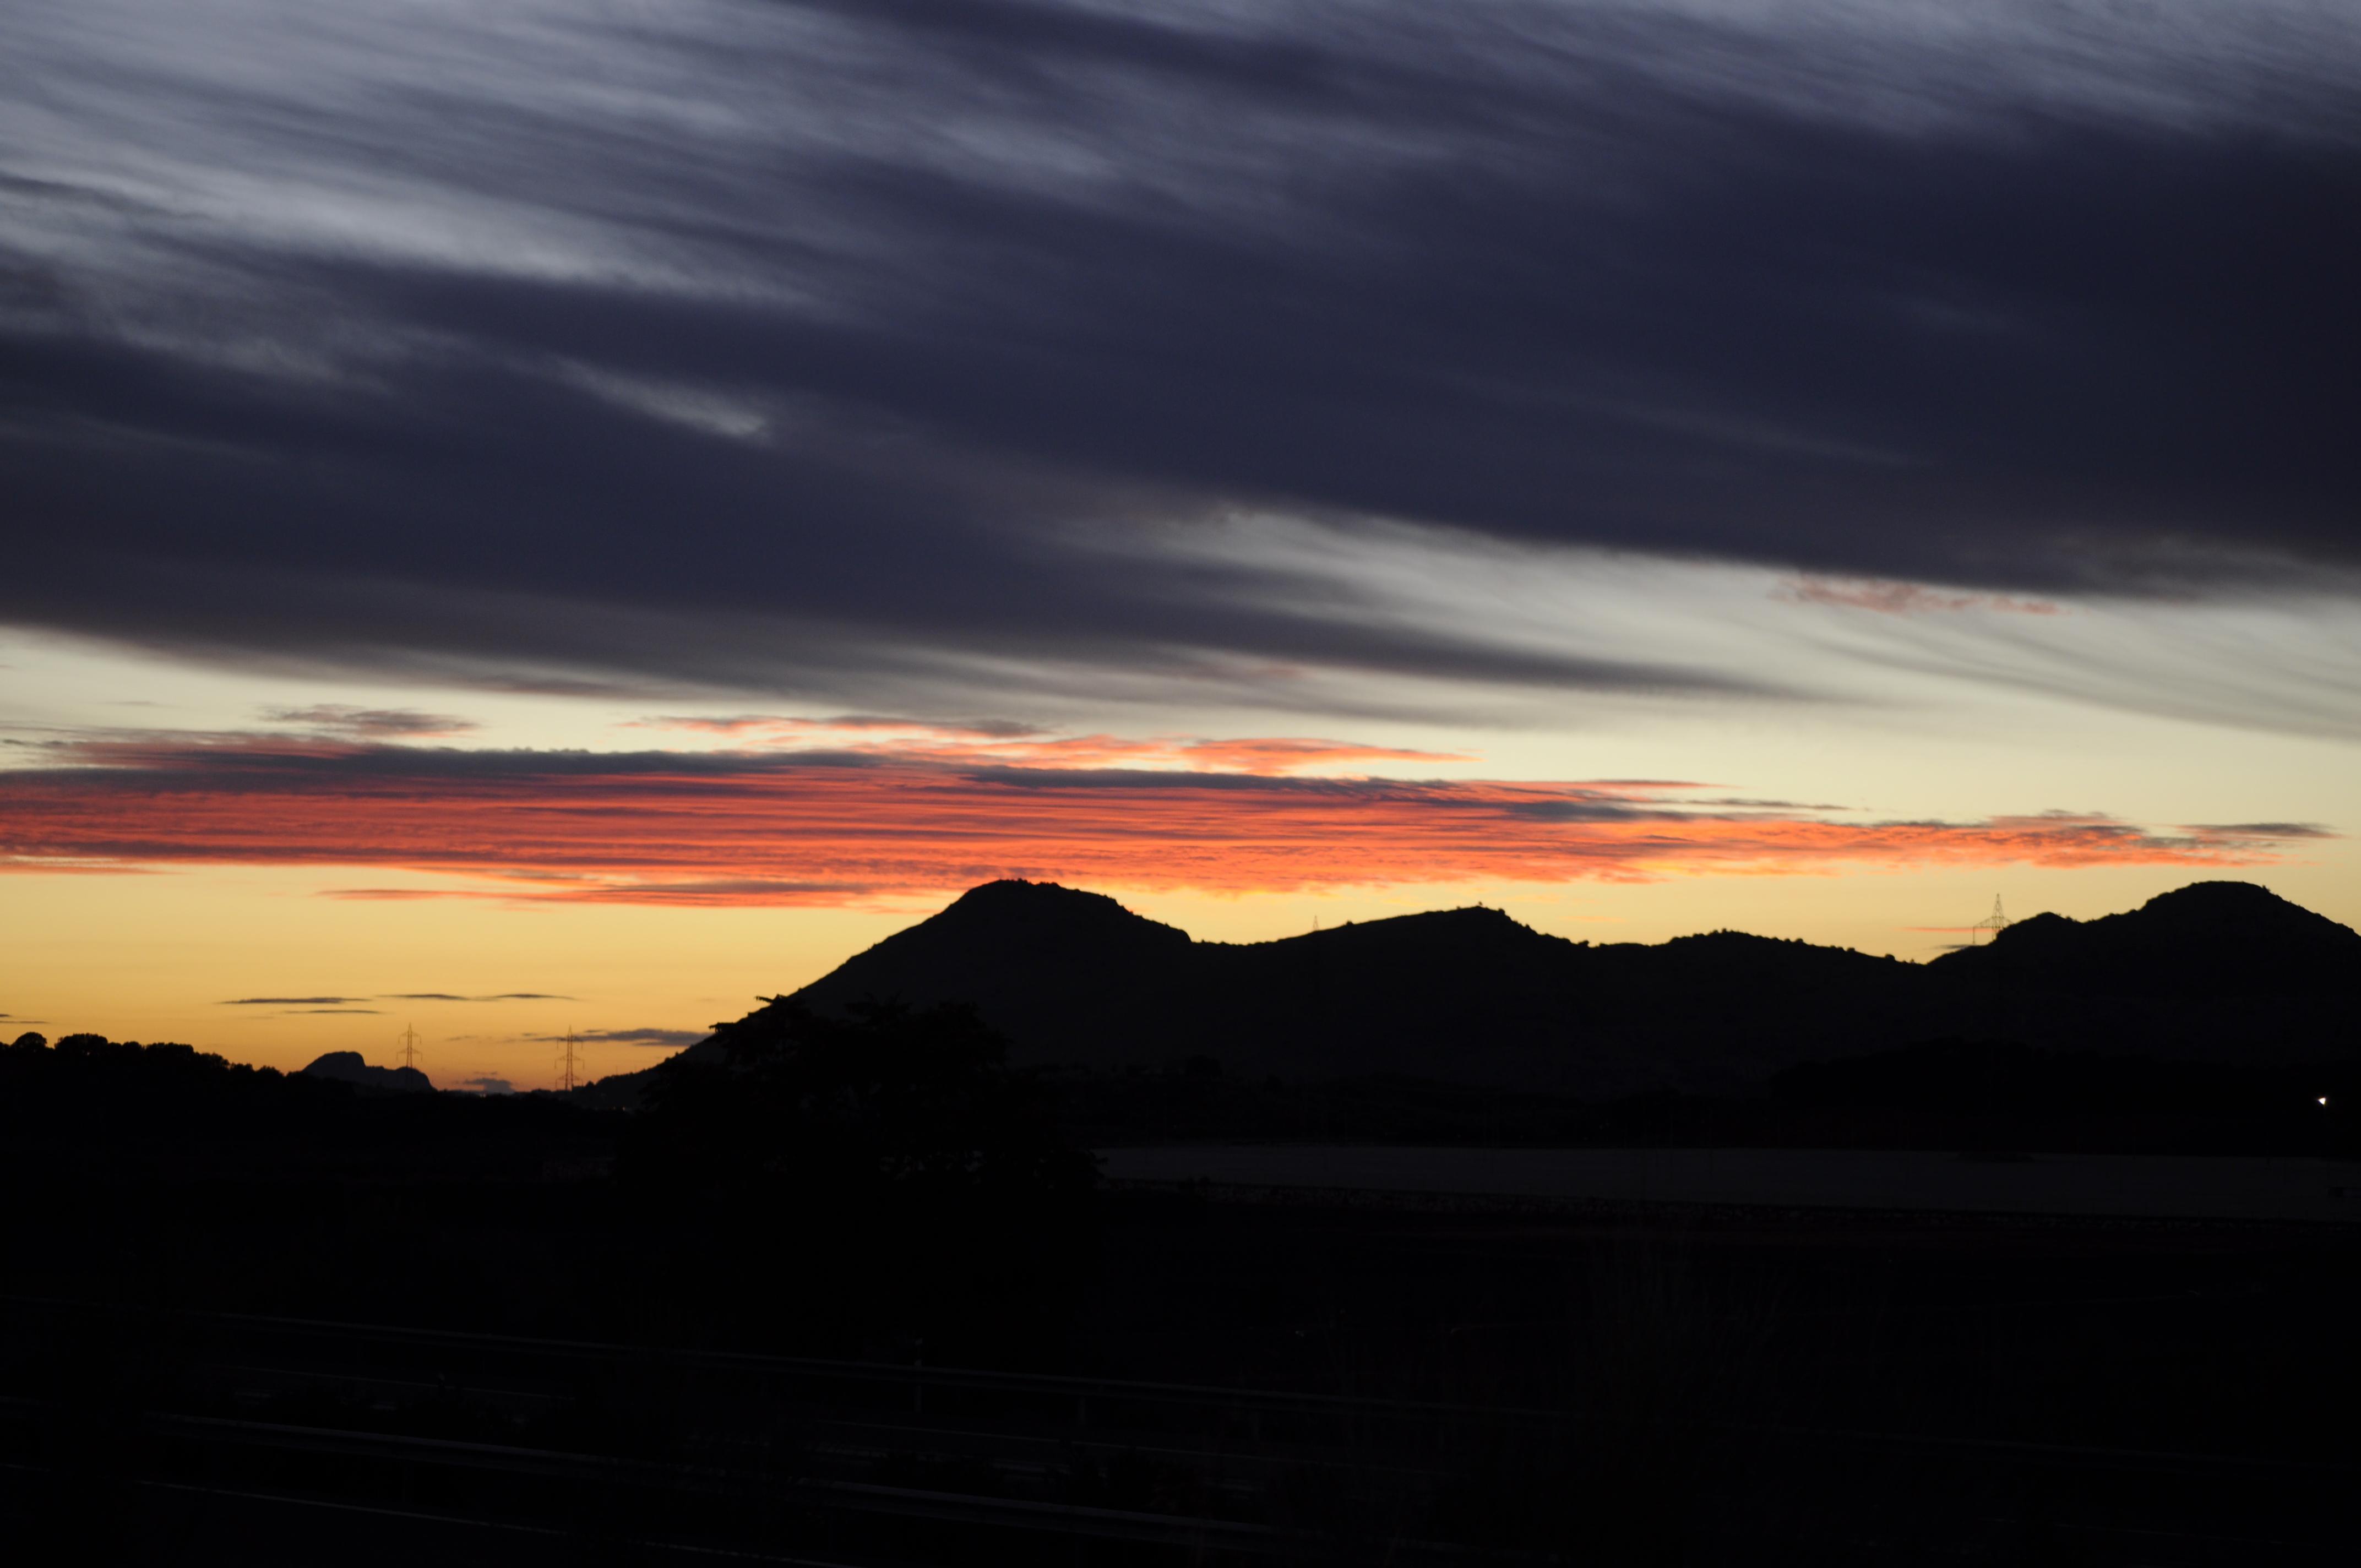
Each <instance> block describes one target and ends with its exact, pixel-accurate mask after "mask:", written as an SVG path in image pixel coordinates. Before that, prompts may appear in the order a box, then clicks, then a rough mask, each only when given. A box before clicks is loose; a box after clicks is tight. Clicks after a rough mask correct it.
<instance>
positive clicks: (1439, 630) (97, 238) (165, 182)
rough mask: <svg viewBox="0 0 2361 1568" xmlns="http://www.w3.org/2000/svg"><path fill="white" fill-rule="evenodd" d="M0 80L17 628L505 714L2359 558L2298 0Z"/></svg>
mask: <svg viewBox="0 0 2361 1568" xmlns="http://www.w3.org/2000/svg"><path fill="white" fill-rule="evenodd" d="M0 61H5V63H0V72H5V77H0V80H5V92H0V471H5V473H6V474H7V476H8V483H9V487H10V495H11V516H10V520H9V523H8V527H9V529H10V532H11V541H10V543H11V546H12V549H11V559H10V563H9V566H10V569H9V570H8V572H7V573H6V574H5V576H0V619H5V620H12V621H16V622H19V623H22V624H27V625H35V626H42V627H49V628H59V629H66V630H78V631H83V632H89V633H94V634H98V635H102V636H105V637H110V638H115V639H118V640H122V641H131V642H137V643H141V644H144V645H148V646H153V647H162V648H167V649H170V650H172V651H175V652H181V653H190V652H195V653H202V654H204V655H207V656H211V657H216V658H222V659H231V660H244V661H266V662H270V661H275V662H278V663H282V664H286V665H291V666H297V667H306V666H308V667H318V666H321V665H334V666H338V667H345V668H352V667H368V668H372V669H377V670H393V671H403V672H409V673H413V674H423V675H432V676H436V677H448V678H464V679H472V680H479V681H505V682H509V683H512V684H521V685H528V686H533V687H534V688H535V689H546V690H551V691H566V690H613V689H640V690H661V689H673V688H676V687H682V686H693V687H700V688H714V687H729V688H736V689H746V690H762V691H773V692H793V693H796V694H801V695H804V696H824V697H826V698H829V699H830V700H843V701H848V702H856V703H857V702H861V701H864V700H870V699H873V698H876V697H878V696H880V695H881V694H882V695H884V696H903V697H906V696H907V695H908V694H909V693H911V692H913V691H925V690H928V689H946V688H949V687H950V686H953V685H960V684H961V683H962V682H964V683H966V686H967V687H968V688H972V686H973V685H975V684H976V683H975V681H974V679H973V673H974V672H975V670H976V669H977V668H978V667H979V666H982V667H983V668H984V669H985V670H986V671H987V672H998V673H1000V674H1003V675H1005V676H1006V677H1007V678H1008V679H1010V680H1012V681H1016V682H1018V683H1020V684H1021V683H1022V682H1025V681H1031V682H1035V683H1038V684H1040V685H1043V686H1044V687H1045V688H1046V687H1049V686H1053V685H1063V686H1068V687H1071V688H1074V689H1079V690H1086V691H1100V692H1120V691H1124V690H1127V689H1130V685H1128V684H1129V683H1137V682H1142V681H1147V682H1151V683H1153V682H1156V681H1167V682H1179V683H1181V684H1186V683H1188V682H1191V681H1198V682H1228V683H1232V684H1235V685H1244V686H1252V685H1256V684H1257V683H1264V684H1274V683H1275V684H1280V685H1283V684H1284V682H1285V679H1286V678H1288V673H1290V672H1300V671H1301V670H1304V669H1307V668H1309V669H1327V670H1340V671H1347V672H1355V673H1358V674H1365V675H1367V676H1370V677H1372V678H1373V679H1376V680H1378V681H1380V682H1383V681H1387V680H1398V679H1409V678H1413V677H1414V678H1416V679H1419V680H1424V681H1444V682H1455V683H1459V684H1462V685H1472V686H1486V685H1492V686H1539V687H1543V688H1548V689H1561V688H1565V689H1586V690H1594V691H1606V692H1630V691H1640V692H1648V693H1661V694H1679V693H1689V694H1698V695H1705V696H1738V697H1741V698H1742V697H1745V696H1750V695H1763V694H1766V693H1777V692H1779V691H1781V690H1782V689H1784V683H1783V681H1782V679H1781V678H1780V673H1779V672H1778V671H1776V670H1768V671H1765V670H1753V671H1739V672H1717V671H1715V670H1712V669H1705V668H1698V667H1695V666H1693V665H1691V664H1688V663H1684V662H1683V661H1681V660H1679V659H1677V658H1667V657H1664V656H1662V655H1661V652H1660V651H1658V650H1654V649H1651V648H1648V647H1645V646H1627V647H1621V648H1616V647H1606V648H1598V649H1590V650H1574V649H1569V648H1557V649H1554V650H1540V649H1536V648H1534V647H1533V646H1532V645H1530V644H1528V643H1522V642H1516V641H1507V640H1503V639H1502V638H1500V637H1499V636H1497V635H1495V634H1494V633H1493V630H1492V629H1490V628H1489V627H1488V625H1487V624H1486V623H1485V622H1484V621H1483V620H1482V619H1481V618H1480V617H1470V618H1466V619H1464V620H1460V621H1458V622H1456V623H1454V624H1433V623H1413V622H1411V621H1407V620H1399V619H1394V620H1389V619H1387V618H1385V617H1384V616H1382V615H1378V614H1374V613H1372V610H1373V609H1374V608H1378V607H1373V606H1372V605H1371V604H1370V603H1369V602H1368V601H1367V599H1366V598H1365V597H1363V596H1361V595H1359V594H1358V593H1357V592H1356V588H1355V585H1354V584H1353V583H1352V581H1351V580H1350V579H1349V578H1348V577H1345V576H1335V575H1328V576H1323V575H1321V574H1319V573H1316V572H1307V571H1301V570H1294V569H1290V568H1289V567H1287V566H1286V565H1282V564H1280V563H1278V562H1275V561H1271V560H1260V561H1257V560H1255V559H1252V558H1249V557H1246V556H1238V557H1235V558H1233V559H1229V560H1226V561H1217V560H1213V559H1210V558H1208V557H1207V556H1206V555H1204V554H1202V552H1195V551H1192V550H1191V549H1189V548H1187V547H1185V544H1186V541H1187V540H1189V539H1190V538H1191V537H1194V536H1195V535H1196V534H1198V533H1200V532H1203V531H1205V530H1207V529H1211V528H1215V527H1218V526H1219V525H1220V524H1221V523H1222V521H1224V519H1227V518H1230V517H1233V516H1235V515H1237V514H1238V513H1240V512H1241V511H1244V512H1251V513H1268V514H1272V515H1279V516H1285V517H1290V518H1294V519H1298V520H1301V521H1302V522H1303V524H1304V525H1305V526H1307V527H1316V528H1319V529H1323V530H1327V531H1330V532H1333V533H1334V535H1335V536H1336V537H1337V538H1338V539H1339V540H1340V541H1342V542H1343V547H1344V548H1345V549H1347V550H1350V549H1351V548H1353V547H1355V546H1356V545H1357V544H1358V543H1362V542H1365V541H1366V540H1367V539H1368V538H1369V537H1371V532H1372V531H1373V530H1377V529H1379V528H1381V527H1384V526H1390V525H1393V524H1405V523H1406V524H1415V525H1417V526H1419V527H1422V528H1425V529H1429V530H1433V531H1436V532H1437V536H1438V537H1456V538H1459V539H1462V540H1466V541H1470V542H1473V541H1478V540H1490V541H1496V542H1497V541H1510V542H1515V543H1521V544H1524V545H1530V546H1533V547H1536V548H1545V549H1556V548H1561V547H1582V548H1586V549H1605V550H1610V551H1632V552H1641V553H1646V554H1654V555H1659V556H1664V557H1667V558H1675V559H1681V560H1694V559H1708V560H1720V561H1738V562H1745V563H1752V564H1754V565H1760V566H1764V567H1768V568H1771V569H1773V570H1775V571H1781V572H1793V573H1796V574H1800V576H1797V577H1796V579H1795V580H1796V581H1797V582H1798V583H1801V584H1804V585H1806V587H1804V588H1803V589H1802V590H1801V592H1802V593H1803V594H1804V596H1805V597H1806V598H1808V599H1810V600H1813V601H1814V602H1829V601H1833V602H1835V603H1837V604H1840V605H1853V606H1861V607H1867V608H1870V609H1891V610H1894V611H1897V612H1909V611H1914V610H1926V609H1939V608H1943V607H1953V606H1970V605H1972V606H1976V607H1980V608H1982V609H1988V610H1997V611H2009V610H2023V609H2028V608H2032V607H2037V606H2040V605H2044V604H2047V603H2049V602H2051V600H2052V597H2053V596H2059V595H2081V596H2093V595H2097V596H2108V595H2113V596H2141V595H2154V594H2159V593H2162V594H2187V595H2191V596H2195V597H2205V596H2211V595H2217V594H2221V593H2224V592H2247V591H2256V590H2257V589H2261V590H2268V591H2276V590H2277V589H2279V588H2280V587H2285V586H2287V585H2290V584H2299V583H2300V584H2302V585H2305V586H2306V587H2309V588H2312V589H2314V590H2317V589H2319V588H2320V587H2321V586H2322V585H2323V584H2326V585H2329V586H2330V587H2332V588H2334V590H2335V591H2337V592H2340V593H2343V592H2345V591H2346V590H2348V589H2349V588H2350V586H2351V584H2352V582H2353V581H2354V576H2355V573H2356V569H2357V568H2361V533H2356V523H2355V517H2356V512H2355V510H2354V508H2353V506H2352V498H2353V496H2354V495H2355V494H2356V490H2361V456H2356V452H2361V446H2356V443H2354V442H2353V441H2352V440H2351V431H2352V430H2353V429H2354V428H2355V427H2356V425H2361V417H2356V414H2361V408H2356V392H2355V389H2354V383H2353V380H2352V378H2351V376H2350V374H2349V370H2350V367H2351V365H2352V364H2353V363H2355V362H2356V359H2361V303H2356V294H2355V293H2354V291H2353V290H2352V289H2351V287H2350V280H2351V279H2352V278H2353V277H2354V276H2355V275H2356V273H2361V217H2356V214H2361V112H2357V111H2356V107H2355V98H2354V95H2353V93H2352V92H2351V83H2352V82H2353V81H2354V80H2355V78H2356V75H2361V16H2356V14H2355V13H2354V12H2353V11H2352V10H2351V9H2350V8H2349V7H2337V6H2326V5H2303V4H2298V3H2292V0H2290V3H2285V4H2279V3H2269V0H2239V3H2235V4H2231V3H2204V4H2190V5H2180V6H2176V7H2172V8H2170V9H2169V11H2168V12H2166V13H2162V14H2156V13H2150V12H2147V11H2145V10H2140V9H2137V8H2120V7H2113V6H2108V5H2099V4H2078V3H2073V0H2009V3H2003V4H1994V5H1979V6H1973V7H1964V8H1962V7H1956V6H1938V5H1918V4H1899V3H1897V4H1886V5H1868V4H1860V5H1847V4H1826V5H1794V6H1752V5H1722V4H1705V3H1699V4H1688V5H1623V4H1613V3H1605V0H1598V3H1582V0H1565V3H1556V0H1504V3H1502V4H1499V5H1482V6H1444V7H1438V6H1434V5H1411V4H1408V3H1407V0H1340V3H1333V4H1311V3H1301V4H1286V3H1282V4H1274V5H1265V6H1257V7H1248V8H1243V9H1241V8H1235V7H1227V6H1213V5H1194V6H1191V5H1149V4H1143V5H1108V4H1093V3H1088V0H893V3H885V0H862V3H860V4H848V3H840V0H779V3H776V4H769V5H745V4H738V3H733V0H664V3H658V4H651V5H634V6H631V7H629V8H621V9H619V8H609V7H601V6H586V5H578V4H574V3H571V0H503V3H496V4H487V5H469V6H457V5H430V6H419V5H409V4H399V5H397V4H394V3H392V0H349V3H347V4H343V5H338V6H336V7H335V8H333V10H323V9H322V8H320V7H318V6H316V5H298V4H296V3H295V0H188V3H186V4H181V5H170V6H158V5H148V4H144V3H141V0H82V3H81V4H78V5H72V6H48V7H41V6H28V7H16V8H14V9H12V10H11V11H10V12H9V14H8V15H7V16H5V18H0ZM1168 546H1170V547H1168ZM1864 583H1866V584H1873V585H1885V586H1883V587H1871V588H1863V587H1860V586H1859V585H1861V584H1864ZM1831 585H1834V586H1831ZM1847 585H1851V586H1847ZM2339 585H2341V587H2340V586H2339ZM2052 662H2053V663H2055V661H2052ZM1270 672H1279V674H1277V675H1273V674H1270ZM987 684H988V683H987ZM2135 684H2136V683H2135ZM2134 699H2135V700H2144V699H2142V698H2141V697H2140V695H2139V694H2138V693H2135V694H2134ZM904 706H914V705H912V704H910V703H908V702H905V703H904ZM915 706H931V705H926V704H917V705H915ZM318 722H320V723H322V724H325V725H328V726H330V727H332V728H333V727H339V726H340V727H342V728H343V729H346V730H347V731H352V732H355V733H360V732H364V731H367V730H368V729H370V727H371V726H376V727H377V728H378V729H379V730H380V731H382V730H384V729H385V728H386V727H387V726H388V725H389V724H399V723H401V722H402V720H401V719H399V718H387V717H385V716H383V715H376V714H371V713H368V712H355V713H352V714H346V715H341V716H339V715H321V716H319V718H318ZM378 738H384V735H383V734H382V733H380V734H379V736H378Z"/></svg>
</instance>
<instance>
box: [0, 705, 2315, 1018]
mask: <svg viewBox="0 0 2361 1568" xmlns="http://www.w3.org/2000/svg"><path fill="white" fill-rule="evenodd" d="M1014 744H1015V745H1017V746H1023V747H1027V748H1029V749H1031V750H1032V751H1034V753H1035V755H1033V756H1028V757H1023V758H1021V759H1019V760H1014V761H1011V760H995V759H993V758H991V757H988V756H983V757H979V756H976V755H974V754H972V753H968V754H956V753H954V754H946V753H942V752H936V751H928V750H927V749H925V748H924V747H919V746H911V747H906V748H896V747H894V746H890V745H876V746H872V747H870V748H867V749H864V750H858V751H855V750H844V749H830V750H818V749H812V750H790V751H761V752H756V751H695V752H684V751H640V752H613V753H592V752H574V753H562V752H560V753H554V752H536V751H483V750H478V751H456V750H436V749H426V748H419V747H404V746H392V745H371V744H357V743H346V742H334V741H324V740H314V741H306V742H296V741H290V740H286V739H284V738H279V737H269V738H247V739H228V738H225V739H219V740H213V741H210V742H206V743H198V744H191V743H188V742H187V741H186V740H179V741H172V740H159V739H154V738H148V739H142V740H114V741H102V740H86V741H84V742H82V744H81V745H80V746H79V747H78V748H76V749H74V750H73V751H71V760H72V762H73V763H74V765H70V766H57V767H47V768H38V769H19V770H16V771H11V772H0V869H13V870H17V871H39V870H75V869H82V868H93V867H94V868H102V869H123V868H133V867H146V868H158V867H170V866H174V865H187V864H201V863H212V864H262V865H294V864H308V865H348V866H356V867H372V868H379V869H386V870H400V871H402V872H432V873H442V874H445V875H448V876H453V877H456V878H462V879H468V880H466V881H464V882H455V883H453V884H452V885H450V886H448V887H447V888H441V889H436V888H423V889H422V888H417V887H408V888H397V889H373V888H353V889H349V890H345V891H346V894H347V895H348V896H355V897H373V896H409V897H415V896H433V895H438V894H439V895H442V896H457V897H490V898H500V899H525V900H580V901H593V902H597V901H609V902H627V903H640V904H675V905H792V904H819V905H827V904H845V903H857V902H862V901H864V900H870V899H874V898H877V897H880V896H884V895H890V894H909V893H920V892H927V893H931V892H939V891H941V890H944V889H950V888H957V887H961V886H965V885H969V884H972V883H978V882H983V881H987V880H990V879H993V878H995V877H1001V876H1009V875H1023V876H1034V877H1058V878H1067V879H1076V880H1081V881H1084V882H1088V883H1093V884H1097V885H1110V886H1130V887H1142V888H1186V889H1195V890H1200V891H1209V892H1246V891H1254V890H1277V889H1298V890H1300V889H1307V888H1321V887H1333V886H1342V885H1365V886H1366V885H1373V884H1378V885H1382V884H1415V883H1463V882H1476V881H1485V882H1529V883H1560V882H1566V881H1571V880H1576V879H1585V878H1590V879H1608V880H1625V881H1630V880H1643V879H1650V878H1655V877H1660V876H1664V875H1672V874H1678V873H1682V872H1706V871H1711V872H1797V871H1810V870H1814V869H1820V868H1833V867H1836V866H1839V865H1853V866H1871V867H1874V866H1889V867H1905V866H1929V865H1948V864H2000V863H2026V864H2035V865H2045V866H2080V865H2106V864H2113V865H2138V864H2157V865H2185V866H2223V865H2239V864H2252V863H2256V862H2258V861H2269V860H2271V859H2273V858H2275V856H2276V855H2277V853H2278V851H2279V846H2280V845H2282V844H2284V843H2289V842H2293V841H2301V840H2305V839H2317V838H2319V837H2322V836H2323V833H2324V830H2323V829H2321V828H2316V827H2313V826H2312V825H2307V824H2302V823H2247V824H2241V825H2227V826H2224V825H2215V826H2197V827H2190V828H2179V829H2174V830H2170V831H2157V830H2152V829H2148V828H2142V827H2139V826H2137V825H2135V824H2132V823H2127V822H2124V821H2120V820H2117V819H2115V818H2113V817H2107V816H2104V815H2102V814H2097V813H2089V812H2066V811H2058V812H2049V813H2044V814H2040V815H2036V816H2030V817H2025V816H2019V817H1993V818H1990V819H1986V820H1981V821H1968V822H1954V821H1896V820H1864V819H1859V817H1857V816H1856V815H1854V814H1843V813H1831V812H1828V811H1826V810H1814V809H1809V808H1801V807H1795V806H1787V805H1785V804H1784V803H1779V802H1766V803H1748V802H1743V801H1737V800H1732V799H1730V798H1729V797H1722V796H1707V795H1702V793H1701V792H1702V791H1703V790H1704V789H1705V788H1706V786H1702V785H1695V784H1681V783H1677V782H1675V783H1662V782H1640V783H1634V782H1628V781H1626V782H1614V781H1606V782H1587V783H1572V782H1532V781H1527V782H1507V781H1499V780H1442V779H1410V778H1388V777H1371V776H1356V777H1339V776H1306V775H1303V774H1301V773H1287V772H1282V771H1278V767H1277V765H1276V763H1274V762H1273V759H1274V757H1275V758H1276V760H1277V763H1286V762H1294V761H1297V760H1299V759H1300V757H1301V754H1302V752H1301V749H1302V743H1301V742H1289V743H1285V744H1284V745H1280V746H1275V747H1274V748H1273V749H1272V750H1271V751H1256V750H1255V749H1254V748H1252V747H1251V746H1247V747H1245V748H1243V749H1242V748H1241V747H1240V746H1239V745H1237V744H1236V743H1232V744H1231V745H1228V746H1224V747H1218V748H1209V749H1208V751H1206V753H1205V756H1206V758H1207V759H1208V760H1209V761H1212V762H1216V763H1229V762H1235V760H1236V759H1237V758H1238V757H1240V756H1241V755H1243V756H1245V757H1246V758H1248V759H1251V760H1253V761H1256V762H1261V763H1263V764H1265V766H1264V768H1263V770H1262V771H1253V772H1241V771H1230V770H1226V769H1224V768H1223V767H1220V766H1215V767H1207V768H1204V769H1202V770H1198V771H1187V770H1183V769H1179V768H1175V767H1172V766H1170V765H1163V764H1161V763H1160V762H1159V765H1152V766H1120V765H1105V764H1104V763H1103V762H1102V763H1099V764H1097V765H1085V766H1075V765H1066V764H1064V763H1062V762H1060V760H1058V759H1056V758H1055V757H1054V756H1051V757H1049V758H1048V759H1046V760H1045V759H1042V758H1040V757H1039V755H1038V753H1039V744H1038V741H1035V740H1025V741H1020V742H1015V743H1014ZM1290 748H1292V750H1290ZM1346 751H1347V754H1349V749H1346ZM1315 754H1317V753H1315ZM262 1000H273V1001H285V1000H290V999H286V998H274V999H262ZM297 1000H306V1001H320V1002H325V1001H332V1000H341V999H332V998H306V999H297Z"/></svg>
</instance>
